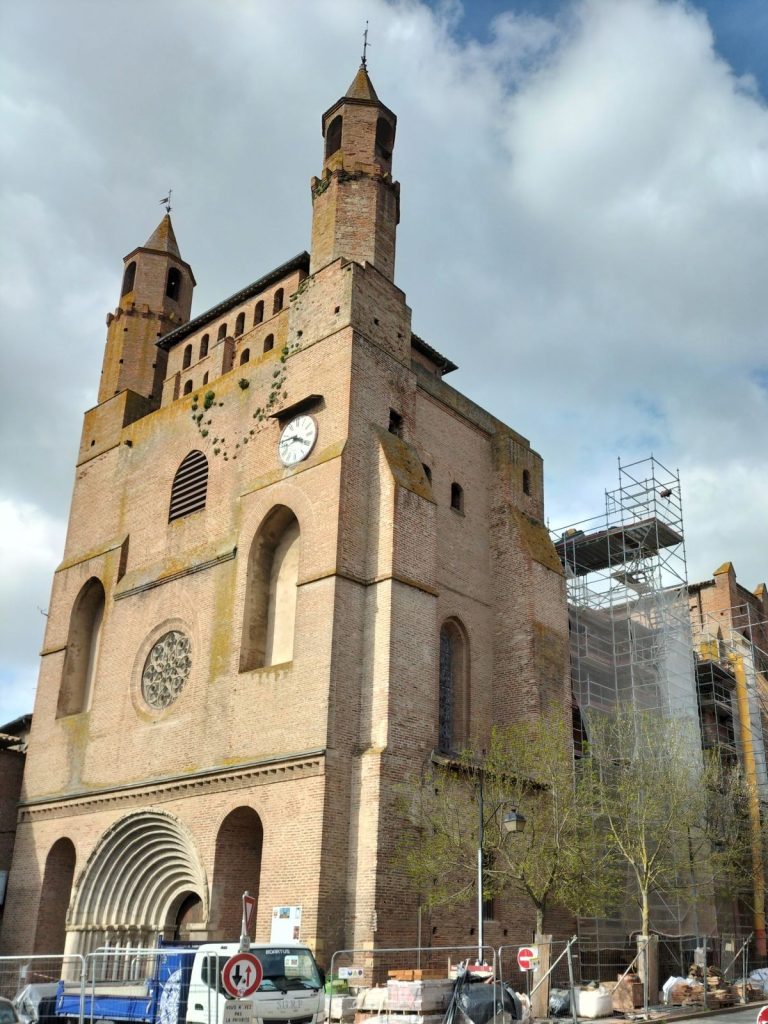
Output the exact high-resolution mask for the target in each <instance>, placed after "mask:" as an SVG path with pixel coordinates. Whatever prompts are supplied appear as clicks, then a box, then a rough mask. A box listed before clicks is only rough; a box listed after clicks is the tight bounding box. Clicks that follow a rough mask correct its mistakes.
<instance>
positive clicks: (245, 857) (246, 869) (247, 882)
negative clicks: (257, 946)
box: [211, 806, 264, 937]
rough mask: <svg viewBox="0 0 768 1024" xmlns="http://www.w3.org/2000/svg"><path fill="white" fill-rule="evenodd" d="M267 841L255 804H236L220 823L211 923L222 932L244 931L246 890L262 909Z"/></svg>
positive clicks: (235, 932) (229, 934)
mask: <svg viewBox="0 0 768 1024" xmlns="http://www.w3.org/2000/svg"><path fill="white" fill-rule="evenodd" d="M263 844H264V828H263V826H262V823H261V818H260V817H259V815H258V814H257V813H256V811H254V810H253V808H252V807H245V806H243V807H236V808H235V809H234V810H233V811H230V813H229V814H228V815H227V816H226V818H224V820H223V821H222V823H221V825H220V826H219V831H218V833H217V835H216V854H215V858H214V862H213V882H212V885H211V926H212V928H213V929H214V930H215V931H216V932H217V933H218V934H219V935H225V936H234V935H239V934H240V924H241V918H242V902H241V897H242V894H243V893H244V892H248V893H250V895H251V896H253V897H254V898H255V899H256V901H257V907H256V910H257V911H258V897H259V884H260V879H261V852H262V847H263ZM251 937H253V935H251Z"/></svg>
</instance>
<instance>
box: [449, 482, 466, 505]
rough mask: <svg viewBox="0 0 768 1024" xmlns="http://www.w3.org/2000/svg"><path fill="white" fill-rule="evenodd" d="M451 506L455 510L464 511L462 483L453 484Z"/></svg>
mask: <svg viewBox="0 0 768 1024" xmlns="http://www.w3.org/2000/svg"><path fill="white" fill-rule="evenodd" d="M451 508H452V509H453V510H454V511H455V512H463V511H464V489H463V487H462V486H461V484H457V483H455V482H454V483H452V484H451Z"/></svg>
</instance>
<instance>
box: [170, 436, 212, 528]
mask: <svg viewBox="0 0 768 1024" xmlns="http://www.w3.org/2000/svg"><path fill="white" fill-rule="evenodd" d="M207 494H208V460H207V459H206V457H205V456H204V455H203V453H202V452H199V451H192V452H190V453H189V455H187V456H186V457H185V459H184V460H183V462H182V463H181V465H180V466H179V468H178V469H177V470H176V476H175V477H174V478H173V486H172V487H171V504H170V508H169V511H168V522H169V523H170V522H173V520H174V519H181V517H182V516H187V515H189V514H190V512H197V511H198V509H201V508H205V500H206V497H207Z"/></svg>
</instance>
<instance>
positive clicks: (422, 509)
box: [2, 67, 570, 962]
mask: <svg viewBox="0 0 768 1024" xmlns="http://www.w3.org/2000/svg"><path fill="white" fill-rule="evenodd" d="M322 128H323V137H324V142H325V147H324V160H323V167H322V173H321V175H320V177H319V178H313V179H312V201H313V219H312V243H311V253H310V254H307V253H301V254H299V255H298V256H296V257H294V258H293V259H290V260H289V261H288V262H286V263H285V264H283V265H282V266H280V267H278V268H277V269H275V270H273V271H271V272H269V273H267V274H265V275H264V276H263V277H261V278H260V279H259V280H257V281H255V282H254V283H253V284H252V285H250V286H249V287H248V288H245V289H243V290H242V291H240V292H238V293H237V294H235V295H232V296H231V297H230V298H228V299H225V300H224V301H222V302H221V303H219V304H218V305H216V306H214V307H213V308H212V309H209V310H208V311H207V312H205V313H203V314H202V315H200V316H197V317H194V318H193V319H190V310H191V302H192V291H193V288H194V284H195V279H194V276H193V273H192V270H191V268H190V267H189V265H188V264H187V263H186V262H185V261H184V260H183V259H182V257H181V255H180V252H179V248H178V245H177V243H176V239H175V237H174V232H173V228H172V226H171V221H170V218H169V217H168V216H166V217H164V219H163V221H162V222H161V223H160V225H159V226H158V228H157V229H156V230H155V232H154V233H153V234H152V236H151V237H150V238H149V240H148V241H147V243H146V244H145V245H143V246H140V247H138V248H136V249H134V250H133V251H132V252H131V253H130V254H129V255H128V256H127V257H126V258H125V270H124V276H123V283H122V290H121V295H120V299H119V305H118V308H117V309H116V311H115V313H114V314H110V315H109V316H108V318H107V321H108V332H107V342H106V349H105V355H104V365H103V369H102V375H101V385H100V388H99V395H98V405H96V406H95V407H94V408H93V409H91V410H89V411H88V412H87V413H86V415H85V423H84V427H83V434H82V442H81V447H80V453H79V458H78V463H77V471H76V479H75V486H74V494H73V498H72V506H71V512H70V519H69V530H68V534H67V540H66V549H65V552H64V558H63V561H62V563H61V565H60V566H59V568H58V569H57V571H56V573H55V576H54V581H53V592H52V597H51V602H50V611H49V617H48V623H47V630H46V635H45V642H44V649H43V652H42V653H43V656H42V667H41V672H40V681H39V686H38V693H37V701H36V705H35V710H34V718H33V724H32V731H31V736H30V739H29V749H28V756H27V766H26V772H25V780H24V788H23V793H22V800H21V805H20V813H19V822H18V830H17V835H16V844H15V853H14V861H13V866H12V869H11V874H10V878H9V885H8V900H7V905H6V912H5V929H4V932H3V936H2V941H3V951H4V952H25V953H27V952H32V951H33V952H41V953H52V952H57V951H58V952H60V951H63V950H64V949H65V948H66V950H67V951H68V952H88V951H89V950H92V949H94V948H97V947H98V946H100V945H102V944H103V943H105V942H109V943H119V944H126V943H139V942H140V943H142V944H145V945H147V944H150V945H151V944H152V942H153V940H154V937H155V936H156V935H157V934H158V933H165V934H166V935H181V936H185V937H192V938H204V937H209V938H216V939H219V938H234V937H237V935H238V934H239V926H240V894H241V893H242V892H243V890H244V889H249V890H250V891H251V892H252V893H254V894H256V895H257V897H258V906H257V914H256V929H255V932H256V938H257V939H259V940H265V939H268V938H269V935H270V925H271V917H272V912H273V908H274V907H276V906H279V905H288V906H298V907H301V910H302V914H301V938H302V939H303V940H305V941H307V942H309V943H310V944H311V945H312V946H313V947H314V948H315V950H316V952H317V954H318V956H319V958H321V959H323V960H325V961H326V962H327V959H328V958H329V957H330V953H331V952H332V951H333V950H334V949H338V948H352V947H355V948H359V947H361V946H369V945H375V946H379V947H384V946H407V945H413V944H414V942H415V941H416V918H417V900H416V897H415V895H414V894H412V893H411V892H410V891H409V889H408V885H407V882H406V881H405V879H404V878H403V877H402V875H401V874H399V873H398V870H397V868H396V866H395V864H394V862H393V854H394V850H395V845H396V842H397V837H398V833H399V831H400V826H399V823H398V810H397V787H398V785H399V784H400V783H402V781H403V780H404V779H407V778H409V777H412V776H414V775H416V774H417V773H418V772H419V771H420V770H421V768H422V767H423V766H424V765H425V764H427V763H429V761H430V758H431V756H432V754H433V752H434V751H441V752H450V751H453V750H457V749H459V748H461V747H462V746H463V745H465V744H466V743H467V742H469V741H472V742H474V743H476V744H478V745H482V743H483V739H484V737H487V735H488V733H489V731H490V728H491V725H492V724H493V722H509V721H513V720H515V719H517V718H519V717H520V716H522V715H529V714H532V713H537V712H539V711H541V710H545V709H548V708H551V707H562V708H563V712H564V714H567V715H570V688H569V673H568V621H567V612H566V600H565V587H564V579H563V570H562V567H561V565H560V562H559V559H558V557H557V555H556V553H555V550H554V547H553V546H552V543H551V541H550V539H549V537H548V534H547V531H546V529H545V528H544V526H543V493H542V463H541V459H540V457H539V456H538V455H537V454H536V452H534V451H533V450H532V449H531V447H530V445H529V443H528V441H527V440H526V439H525V438H523V437H521V436H520V435H519V434H517V433H515V431H514V430H512V429H510V428H509V427H507V426H505V425H504V424H502V423H500V422H499V421H498V420H496V419H495V418H494V417H493V416H491V415H490V414H489V413H487V412H485V411H484V410H483V409H481V408H479V407H478V406H476V405H475V404H473V403H472V402H471V401H470V400H469V399H468V398H466V397H465V396H463V395H461V394H460V393H458V392H457V391H455V390H453V389H452V388H451V387H449V386H448V385H447V384H446V383H445V382H444V380H443V377H444V375H445V374H447V373H448V372H449V371H451V370H453V369H455V367H454V365H453V364H452V363H451V362H450V360H449V359H447V358H445V357H444V356H442V355H440V354H439V353H438V352H437V351H435V350H434V349H433V348H432V347H431V346H430V345H428V344H427V343H426V342H424V341H423V340H421V339H420V338H419V337H417V336H416V335H414V334H413V333H412V330H411V311H410V309H409V307H408V306H407V304H406V301H405V296H404V294H403V292H402V291H400V289H399V288H398V287H397V286H396V285H395V283H394V280H393V277H394V264H395V235H396V226H397V223H398V218H399V185H398V183H397V182H395V181H393V179H392V175H391V161H392V152H393V148H394V141H395V128H396V117H395V115H394V114H393V113H392V111H390V110H389V109H388V108H387V107H386V106H385V105H384V104H383V103H381V102H380V101H379V99H378V97H377V96H376V93H375V91H374V88H373V86H372V84H371V81H370V79H369V77H368V74H367V71H366V69H365V68H364V67H361V68H360V70H359V71H358V73H357V75H356V77H355V79H354V81H353V83H352V85H351V86H350V89H349V91H348V92H347V94H346V95H345V96H343V97H342V98H341V99H340V100H339V101H338V102H337V103H335V104H334V106H332V107H331V108H330V109H329V110H328V111H327V112H326V113H325V114H324V115H323V119H322ZM445 922H446V923H445V927H442V928H441V932H440V940H441V944H446V943H447V942H453V943H462V944H471V943H472V941H473V939H472V938H471V936H472V934H473V931H472V925H473V924H474V922H475V918H474V908H473V907H472V906H471V905H470V906H468V907H467V908H466V911H463V912H460V913H456V912H453V913H452V914H451V915H450V916H449V917H446V918H445ZM509 923H510V924H513V925H514V934H515V935H518V934H519V935H520V936H524V937H526V938H527V937H528V936H529V935H530V933H531V928H532V911H531V910H530V909H528V908H525V905H524V904H523V905H521V906H520V907H515V908H514V914H513V915H512V914H510V922H509ZM501 934H502V922H501V921H499V922H496V923H494V922H490V923H489V924H488V925H487V930H486V936H487V941H488V942H494V943H497V942H498V941H500V939H501ZM504 934H506V933H504ZM475 941H476V940H475ZM509 941H512V936H511V935H510V940H509Z"/></svg>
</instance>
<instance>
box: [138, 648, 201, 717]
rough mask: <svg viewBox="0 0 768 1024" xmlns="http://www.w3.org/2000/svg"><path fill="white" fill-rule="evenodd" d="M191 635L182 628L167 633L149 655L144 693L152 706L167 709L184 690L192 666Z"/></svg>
mask: <svg viewBox="0 0 768 1024" xmlns="http://www.w3.org/2000/svg"><path fill="white" fill-rule="evenodd" d="M190 649H191V645H190V643H189V637H188V636H185V635H184V633H180V632H179V631H178V630H175V629H174V630H171V632H170V633H165V634H164V635H163V636H161V637H160V639H159V640H158V641H157V643H156V644H155V646H154V647H153V648H152V650H151V651H150V652H149V654H148V655H147V660H146V661H145V662H144V671H143V672H142V674H141V692H142V695H143V697H144V700H145V701H146V702H147V704H149V705H150V707H153V708H167V707H168V705H169V704H173V702H174V701H175V700H176V698H177V697H178V696H179V694H180V693H181V690H182V687H183V686H184V683H186V681H187V677H188V676H189V670H190V668H191V667H192V657H191V655H190Z"/></svg>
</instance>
